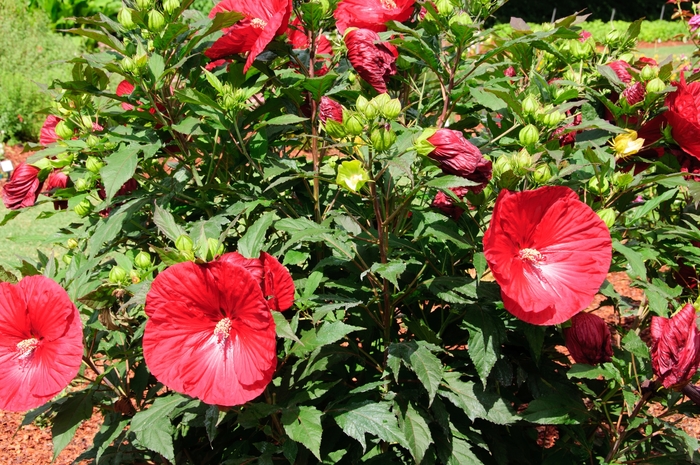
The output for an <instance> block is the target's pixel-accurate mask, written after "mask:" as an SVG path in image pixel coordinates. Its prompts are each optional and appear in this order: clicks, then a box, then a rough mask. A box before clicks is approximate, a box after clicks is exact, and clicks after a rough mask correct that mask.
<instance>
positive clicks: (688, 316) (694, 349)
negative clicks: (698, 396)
mask: <svg viewBox="0 0 700 465" xmlns="http://www.w3.org/2000/svg"><path fill="white" fill-rule="evenodd" d="M698 365H700V331H698V327H697V323H696V314H695V308H694V307H693V305H692V304H687V305H686V306H685V307H683V308H682V309H681V310H680V311H679V312H678V313H676V314H675V315H674V316H673V317H671V318H663V317H660V316H653V317H651V366H652V368H653V370H654V374H655V375H656V376H657V377H658V379H659V381H660V382H661V383H662V384H663V385H664V387H665V388H673V389H675V390H678V391H680V390H681V389H683V386H685V385H686V384H688V383H689V382H690V380H691V378H692V377H693V375H695V372H696V371H697V369H698Z"/></svg>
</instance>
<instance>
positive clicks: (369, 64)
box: [344, 29, 399, 94]
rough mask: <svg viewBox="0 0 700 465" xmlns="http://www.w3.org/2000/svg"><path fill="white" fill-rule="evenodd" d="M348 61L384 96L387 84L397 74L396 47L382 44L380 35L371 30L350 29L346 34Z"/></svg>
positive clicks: (387, 43)
mask: <svg viewBox="0 0 700 465" xmlns="http://www.w3.org/2000/svg"><path fill="white" fill-rule="evenodd" d="M344 40H345V45H346V46H347V48H348V60H349V61H350V64H351V65H352V67H353V68H355V71H357V74H359V75H360V77H361V78H362V79H364V80H365V81H367V82H368V83H369V84H370V85H371V86H372V87H374V89H375V90H376V91H377V92H379V93H380V94H383V93H385V92H386V91H387V89H386V83H387V82H389V79H390V78H391V76H393V75H394V74H396V63H395V61H396V58H397V57H398V56H399V52H398V50H396V47H394V46H393V45H391V44H390V43H389V42H381V40H380V38H379V34H377V33H376V32H374V31H371V30H369V29H350V30H349V31H348V32H347V33H346V34H345V39H344Z"/></svg>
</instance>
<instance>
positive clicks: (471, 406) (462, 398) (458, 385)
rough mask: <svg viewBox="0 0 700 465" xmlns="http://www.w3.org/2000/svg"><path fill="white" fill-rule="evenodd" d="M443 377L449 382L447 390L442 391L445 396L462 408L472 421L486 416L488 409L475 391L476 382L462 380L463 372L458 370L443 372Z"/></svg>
mask: <svg viewBox="0 0 700 465" xmlns="http://www.w3.org/2000/svg"><path fill="white" fill-rule="evenodd" d="M442 377H443V378H444V380H445V381H446V382H447V384H446V385H445V387H446V388H447V390H443V391H441V392H440V394H441V395H442V396H443V397H445V398H447V399H448V400H449V401H450V402H452V403H453V404H454V405H456V406H457V407H459V408H461V409H462V410H463V411H464V413H466V414H467V416H468V417H469V419H470V420H472V421H474V420H475V419H477V418H486V409H485V408H484V406H483V405H481V402H480V401H479V399H478V398H477V396H476V393H475V392H474V386H475V385H476V383H474V382H473V381H468V382H464V381H461V380H460V377H461V374H460V373H456V372H446V373H443V375H442Z"/></svg>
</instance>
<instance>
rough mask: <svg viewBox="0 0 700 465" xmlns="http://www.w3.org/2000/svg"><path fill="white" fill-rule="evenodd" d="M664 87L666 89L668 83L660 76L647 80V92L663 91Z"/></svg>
mask: <svg viewBox="0 0 700 465" xmlns="http://www.w3.org/2000/svg"><path fill="white" fill-rule="evenodd" d="M664 89H666V84H665V83H664V81H662V80H661V79H659V78H654V79H652V80H651V81H649V82H647V92H654V93H656V92H663V91H664Z"/></svg>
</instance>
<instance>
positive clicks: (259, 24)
mask: <svg viewBox="0 0 700 465" xmlns="http://www.w3.org/2000/svg"><path fill="white" fill-rule="evenodd" d="M250 24H251V25H252V26H253V27H254V28H255V29H264V28H265V26H267V22H265V21H264V20H262V19H260V18H253V20H252V21H251V22H250Z"/></svg>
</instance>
